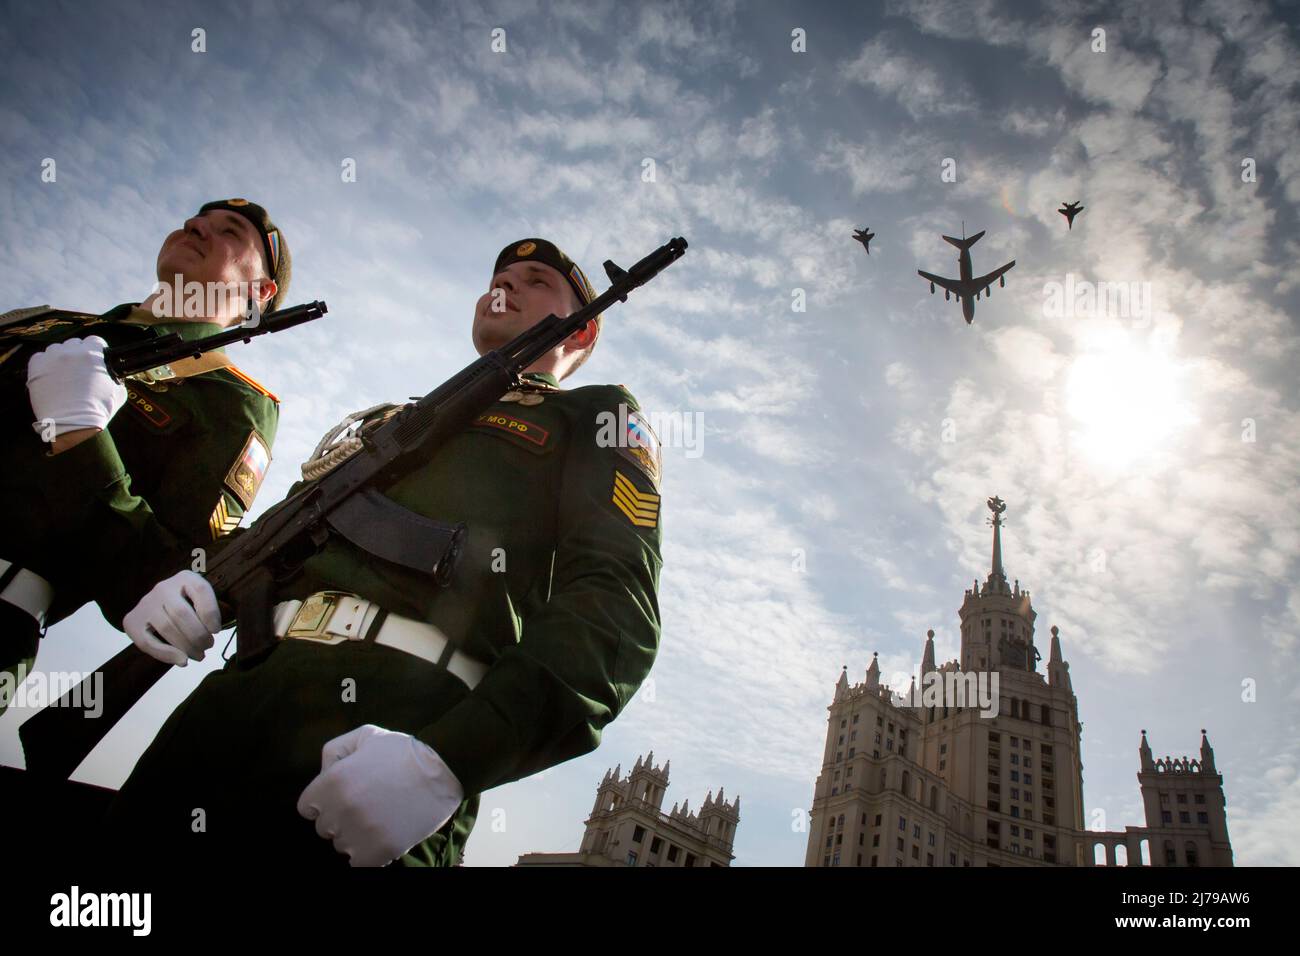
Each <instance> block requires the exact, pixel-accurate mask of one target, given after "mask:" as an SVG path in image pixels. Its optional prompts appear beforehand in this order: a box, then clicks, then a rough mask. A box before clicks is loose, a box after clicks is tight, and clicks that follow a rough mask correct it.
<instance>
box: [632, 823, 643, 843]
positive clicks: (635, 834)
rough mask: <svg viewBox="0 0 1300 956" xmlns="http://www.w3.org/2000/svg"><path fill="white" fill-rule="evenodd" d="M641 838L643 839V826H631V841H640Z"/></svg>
mask: <svg viewBox="0 0 1300 956" xmlns="http://www.w3.org/2000/svg"><path fill="white" fill-rule="evenodd" d="M643 839H645V827H633V829H632V842H633V843H640V842H641V841H642V840H643Z"/></svg>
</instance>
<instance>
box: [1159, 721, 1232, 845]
mask: <svg viewBox="0 0 1300 956" xmlns="http://www.w3.org/2000/svg"><path fill="white" fill-rule="evenodd" d="M1138 758H1139V760H1140V761H1141V769H1140V770H1139V771H1138V785H1139V787H1141V790H1142V806H1143V807H1144V808H1145V810H1146V817H1147V825H1146V832H1145V834H1144V836H1145V837H1146V838H1147V839H1148V840H1149V841H1150V856H1151V863H1152V865H1154V866H1232V845H1231V844H1230V843H1229V842H1228V814H1227V809H1226V804H1227V801H1226V800H1225V799H1224V796H1223V775H1222V774H1220V773H1219V772H1218V770H1217V769H1216V768H1215V766H1214V750H1213V749H1212V748H1211V747H1210V741H1209V739H1208V738H1207V737H1206V736H1205V729H1204V728H1202V729H1201V755H1200V758H1199V759H1191V760H1189V759H1188V758H1187V757H1172V758H1171V757H1167V756H1166V757H1161V758H1159V759H1154V760H1153V759H1152V756H1151V745H1150V744H1148V743H1147V732H1146V731H1145V730H1143V731H1142V743H1141V744H1140V745H1139V746H1138Z"/></svg>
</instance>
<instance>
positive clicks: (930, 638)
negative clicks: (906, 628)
mask: <svg viewBox="0 0 1300 956" xmlns="http://www.w3.org/2000/svg"><path fill="white" fill-rule="evenodd" d="M932 670H935V666H934V631H933V630H930V631H926V632H925V651H924V652H922V654H921V677H922V679H924V678H925V675H926V674H928V673H930V672H931V671H932Z"/></svg>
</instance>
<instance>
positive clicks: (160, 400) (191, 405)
mask: <svg viewBox="0 0 1300 956" xmlns="http://www.w3.org/2000/svg"><path fill="white" fill-rule="evenodd" d="M289 274H290V257H289V250H288V247H287V246H286V245H285V243H284V241H283V238H282V237H281V235H280V232H279V230H278V229H277V228H276V227H275V225H274V224H273V223H272V222H271V220H270V218H269V217H268V216H267V214H266V210H265V209H263V208H262V207H261V206H259V205H257V204H255V203H250V202H248V201H246V200H243V199H231V200H225V201H220V202H211V203H208V204H207V205H205V206H203V207H202V208H201V209H200V210H199V211H198V213H196V214H195V215H194V216H192V217H191V218H189V219H188V220H186V222H185V224H184V226H183V227H182V228H181V229H177V230H176V231H174V232H172V233H171V234H169V235H168V236H167V238H166V239H165V240H164V242H163V244H162V248H161V249H160V251H159V253H158V260H157V275H158V279H159V282H160V283H163V284H164V285H163V286H162V287H160V288H159V289H158V290H157V291H155V292H154V293H153V294H152V295H151V296H150V297H149V298H148V299H146V300H145V301H144V302H142V303H138V304H137V303H127V304H125V305H120V306H117V307H116V308H114V309H111V310H109V311H108V312H105V313H103V314H102V315H92V314H88V313H81V312H69V311H63V310H56V309H50V308H49V307H48V306H42V307H38V308H34V309H19V310H16V311H15V312H11V313H8V314H7V315H6V316H3V317H0V402H2V403H3V408H4V409H5V413H4V415H3V423H0V431H2V432H3V434H2V435H0V456H3V464H0V501H4V503H5V512H6V513H5V521H4V524H5V528H4V533H3V535H0V709H3V707H5V706H7V704H8V700H9V692H12V690H13V688H15V687H16V686H17V684H19V683H21V682H22V680H23V678H24V677H25V675H26V673H27V671H28V669H29V668H30V667H31V665H32V662H33V660H34V658H35V655H36V651H37V644H38V638H39V636H40V634H41V633H43V629H44V628H45V627H48V626H49V625H50V624H53V623H55V622H56V621H58V620H60V619H62V618H64V617H66V616H68V615H70V614H71V613H72V612H73V611H75V610H77V609H78V608H79V607H81V606H82V605H83V604H85V603H87V602H88V601H95V602H97V603H98V604H99V606H100V608H101V610H102V611H103V613H104V616H105V617H106V618H107V619H108V620H109V621H110V622H111V623H112V624H113V625H114V626H117V627H120V626H121V622H122V616H123V615H124V614H125V613H126V612H127V611H128V610H130V608H131V607H132V606H133V605H134V604H135V603H136V602H137V601H138V600H139V599H140V597H141V596H142V595H143V594H144V593H145V592H146V591H148V590H149V588H150V587H151V586H152V585H153V584H154V583H155V582H156V581H157V580H158V579H159V578H160V577H162V576H164V575H166V574H169V573H171V572H173V571H175V570H176V569H177V568H179V567H184V566H185V565H186V564H188V563H189V561H190V557H189V555H190V549H191V548H194V547H200V546H205V545H210V544H211V543H212V541H213V540H214V539H215V538H218V537H220V536H222V535H224V534H226V533H228V532H229V531H231V530H232V529H233V528H234V526H235V525H237V524H238V523H239V519H240V517H241V516H242V515H243V513H244V511H245V509H247V508H248V507H249V506H250V505H251V504H252V503H253V496H254V495H255V494H256V493H257V489H258V486H259V485H260V484H261V480H262V476H263V475H264V473H265V471H266V467H267V465H268V464H269V461H270V447H271V442H272V441H273V440H274V438H275V429H276V422H277V419H278V415H279V410H278V405H277V400H276V398H275V396H274V395H272V394H271V393H270V392H268V391H267V390H266V389H265V388H263V387H262V386H261V385H259V384H257V383H256V382H255V381H253V380H252V379H251V378H250V377H249V376H247V375H246V374H244V373H243V372H241V371H240V370H239V369H238V368H236V367H235V365H234V364H233V363H232V362H231V361H230V359H229V358H227V357H226V356H225V354H224V353H223V352H221V351H219V350H218V351H214V352H210V353H208V354H206V355H204V356H202V357H201V358H198V359H185V360H183V361H180V362H176V363H173V364H172V365H171V366H165V367H162V368H158V369H153V370H151V372H146V373H142V374H140V375H139V376H135V377H132V378H130V379H128V380H127V381H126V382H125V383H123V384H118V383H116V382H114V381H113V380H112V379H111V378H110V377H109V375H108V372H107V370H106V368H105V365H104V354H103V350H104V347H105V346H106V345H108V344H113V345H118V344H125V343H129V342H138V341H142V340H145V339H148V338H151V337H154V336H157V335H162V334H166V333H169V332H176V333H178V334H179V335H180V336H181V337H182V338H184V339H196V338H201V337H203V336H207V335H212V334H215V333H217V332H220V331H221V330H222V328H223V327H226V326H229V325H233V324H234V323H236V322H239V321H240V320H241V319H242V318H243V317H244V316H245V315H247V314H248V308H249V304H250V303H249V299H251V300H253V301H254V302H255V303H256V306H257V308H258V309H259V311H269V310H270V309H274V308H275V307H277V306H278V304H279V303H280V301H281V300H282V299H283V298H284V295H285V293H286V292H287V290H288V287H289ZM173 283H179V287H178V288H174V287H173ZM195 283H196V284H197V285H193V284H195ZM187 288H188V293H187ZM209 289H211V290H213V294H212V295H211V296H209V295H207V294H206V292H207V290H209ZM199 292H202V293H204V294H201V295H200V294H195V293H199ZM243 294H246V295H247V296H248V298H241V295H243ZM123 405H125V406H126V407H125V408H123V407H122V406H123ZM119 410H120V411H119ZM170 659H171V660H172V661H173V662H174V663H179V664H183V663H184V662H185V660H186V658H184V657H183V656H182V655H180V652H176V651H173V656H172V657H171V658H170Z"/></svg>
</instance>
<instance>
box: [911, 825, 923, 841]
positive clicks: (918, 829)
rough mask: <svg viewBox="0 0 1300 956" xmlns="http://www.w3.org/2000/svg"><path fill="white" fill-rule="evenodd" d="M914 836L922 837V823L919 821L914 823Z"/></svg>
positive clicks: (915, 838) (916, 838)
mask: <svg viewBox="0 0 1300 956" xmlns="http://www.w3.org/2000/svg"><path fill="white" fill-rule="evenodd" d="M912 838H913V839H914V840H919V839H921V824H919V823H913V824H912Z"/></svg>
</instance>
